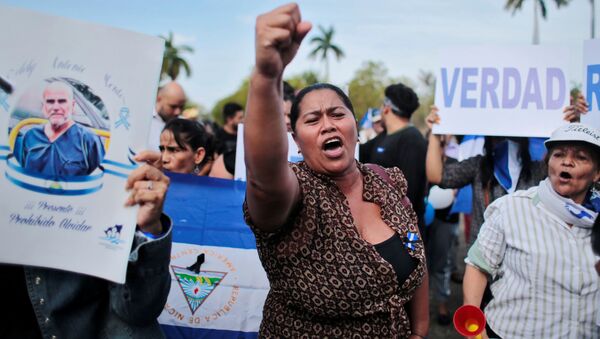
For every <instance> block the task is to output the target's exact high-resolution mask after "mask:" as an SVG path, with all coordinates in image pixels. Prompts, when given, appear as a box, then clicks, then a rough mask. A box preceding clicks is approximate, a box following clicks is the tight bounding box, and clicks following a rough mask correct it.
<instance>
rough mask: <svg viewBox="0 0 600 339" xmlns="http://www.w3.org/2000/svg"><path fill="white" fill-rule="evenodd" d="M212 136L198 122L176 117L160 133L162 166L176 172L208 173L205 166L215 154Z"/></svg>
mask: <svg viewBox="0 0 600 339" xmlns="http://www.w3.org/2000/svg"><path fill="white" fill-rule="evenodd" d="M211 143H212V140H211V136H210V135H209V134H208V133H207V132H206V131H205V130H204V127H203V126H202V125H201V124H200V123H199V122H198V121H193V120H186V119H174V120H171V121H169V122H167V124H166V125H165V128H164V129H163V131H162V133H161V134H160V146H159V149H160V154H161V163H162V168H163V169H164V170H166V171H169V172H174V173H192V174H194V175H206V174H207V173H208V172H209V170H210V168H208V169H207V168H205V166H206V164H208V163H209V162H210V161H211V157H212V155H213V151H212V147H211Z"/></svg>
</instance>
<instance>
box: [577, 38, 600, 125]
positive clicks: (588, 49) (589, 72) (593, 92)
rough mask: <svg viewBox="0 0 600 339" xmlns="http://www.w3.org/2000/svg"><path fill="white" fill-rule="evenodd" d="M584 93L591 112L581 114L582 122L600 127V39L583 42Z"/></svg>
mask: <svg viewBox="0 0 600 339" xmlns="http://www.w3.org/2000/svg"><path fill="white" fill-rule="evenodd" d="M582 93H583V95H585V98H586V100H587V102H588V105H589V112H587V114H583V115H582V116H581V122H582V123H584V124H588V125H591V126H594V127H596V128H600V40H599V39H595V40H587V41H585V42H584V43H583V89H582Z"/></svg>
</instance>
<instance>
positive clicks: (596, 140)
mask: <svg viewBox="0 0 600 339" xmlns="http://www.w3.org/2000/svg"><path fill="white" fill-rule="evenodd" d="M563 141H580V142H585V143H588V144H591V145H592V146H595V147H596V148H598V150H599V151H600V130H599V129H597V128H594V127H592V126H588V125H584V124H580V123H575V124H568V125H564V126H561V127H559V128H558V129H557V130H555V131H554V132H552V135H551V136H550V139H548V140H546V141H544V145H545V146H546V149H548V148H549V147H550V146H552V144H553V143H556V142H563Z"/></svg>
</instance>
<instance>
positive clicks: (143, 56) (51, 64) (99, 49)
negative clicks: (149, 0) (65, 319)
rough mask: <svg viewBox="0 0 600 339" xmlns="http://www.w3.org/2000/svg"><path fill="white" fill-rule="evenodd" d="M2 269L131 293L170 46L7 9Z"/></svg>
mask: <svg viewBox="0 0 600 339" xmlns="http://www.w3.org/2000/svg"><path fill="white" fill-rule="evenodd" d="M0 31H2V32H4V34H2V35H0V45H1V46H2V53H0V77H1V79H0V80H1V83H2V85H3V86H1V87H2V88H1V89H0V172H1V176H0V192H2V194H3V195H4V196H3V198H2V200H1V203H0V220H1V222H0V233H1V234H2V237H0V262H3V263H13V264H21V265H32V266H40V267H49V268H56V269H62V270H67V271H73V272H78V273H82V274H87V275H92V276H96V277H100V278H104V279H108V280H111V281H115V282H119V283H123V282H124V281H125V273H126V270H127V262H128V257H129V253H130V250H131V244H132V240H133V235H134V233H135V230H136V225H135V217H136V211H137V209H136V208H125V207H124V203H125V200H126V197H127V195H128V193H127V192H126V191H125V182H126V178H127V176H128V175H129V173H130V172H131V171H132V170H133V169H135V168H136V167H137V164H136V163H135V162H134V161H133V157H134V156H135V154H136V153H137V152H139V151H141V150H142V149H143V148H144V147H145V143H146V138H147V133H148V128H149V126H150V119H151V116H152V109H153V106H154V98H155V95H156V88H157V85H158V78H159V72H160V66H161V61H162V55H163V49H164V41H163V40H161V39H159V38H155V37H150V36H145V35H141V34H137V33H132V32H128V31H123V30H119V29H114V28H110V27H104V26H100V25H95V24H88V23H84V22H79V21H76V20H69V19H65V18H59V17H53V16H47V15H42V14H38V13H35V12H30V11H26V10H21V9H16V8H11V7H1V8H0Z"/></svg>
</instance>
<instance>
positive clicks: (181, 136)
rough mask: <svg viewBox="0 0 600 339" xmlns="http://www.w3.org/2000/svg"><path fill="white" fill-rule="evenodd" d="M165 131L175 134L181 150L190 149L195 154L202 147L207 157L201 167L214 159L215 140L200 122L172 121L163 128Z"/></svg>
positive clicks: (174, 136)
mask: <svg viewBox="0 0 600 339" xmlns="http://www.w3.org/2000/svg"><path fill="white" fill-rule="evenodd" d="M164 131H170V132H171V133H173V138H174V139H175V143H177V146H179V147H181V148H184V149H187V148H189V149H191V150H192V151H194V152H195V151H196V150H197V149H198V148H200V147H202V148H204V150H205V152H206V155H205V156H204V159H203V160H202V162H201V163H200V164H199V165H204V164H205V163H206V162H207V161H209V160H211V159H212V154H213V153H214V147H213V138H212V135H211V134H210V133H207V132H206V130H205V129H204V126H202V124H201V123H200V122H198V121H195V120H188V119H171V120H169V122H167V124H166V125H165V127H164V128H163V132H164Z"/></svg>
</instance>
